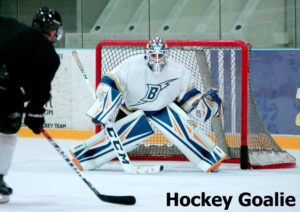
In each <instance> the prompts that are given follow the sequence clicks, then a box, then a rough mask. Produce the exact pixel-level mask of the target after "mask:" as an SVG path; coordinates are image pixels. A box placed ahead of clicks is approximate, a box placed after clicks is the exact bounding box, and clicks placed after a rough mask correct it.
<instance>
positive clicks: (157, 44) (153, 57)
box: [145, 37, 169, 73]
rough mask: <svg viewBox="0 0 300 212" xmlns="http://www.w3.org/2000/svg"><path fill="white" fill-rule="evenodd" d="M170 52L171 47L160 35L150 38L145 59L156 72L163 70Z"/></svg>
mask: <svg viewBox="0 0 300 212" xmlns="http://www.w3.org/2000/svg"><path fill="white" fill-rule="evenodd" d="M168 53H169V49H168V46H167V44H166V41H165V40H162V39H161V38H159V37H155V38H154V39H152V40H149V42H148V43H147V46H146V49H145V59H146V61H147V63H148V66H149V67H150V69H151V70H152V71H153V72H154V73H159V72H161V71H162V69H163V67H164V66H165V65H166V62H167V56H168Z"/></svg>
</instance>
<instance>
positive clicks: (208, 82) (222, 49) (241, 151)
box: [96, 40, 295, 169]
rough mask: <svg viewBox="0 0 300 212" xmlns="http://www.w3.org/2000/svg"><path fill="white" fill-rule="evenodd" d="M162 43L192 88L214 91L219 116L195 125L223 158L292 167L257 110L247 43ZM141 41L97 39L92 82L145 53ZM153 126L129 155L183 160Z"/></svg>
mask: <svg viewBox="0 0 300 212" xmlns="http://www.w3.org/2000/svg"><path fill="white" fill-rule="evenodd" d="M166 42H167V45H168V47H169V50H170V52H169V57H170V58H172V59H173V60H174V61H176V62H178V63H181V64H183V65H184V66H185V67H186V68H187V69H189V70H190V71H191V72H192V74H193V76H194V83H195V86H196V88H197V89H199V90H200V91H201V92H203V91H205V90H206V89H207V88H208V87H214V88H217V89H218V90H219V93H220V96H221V97H222V98H223V100H224V108H225V111H224V115H223V117H222V119H221V120H219V121H214V120H209V121H207V122H206V123H204V124H203V123H199V122H197V124H199V125H201V127H202V129H203V130H204V131H205V133H206V134H207V135H208V136H209V137H210V138H211V139H212V140H213V141H214V142H216V143H217V144H218V145H219V146H220V147H221V148H222V149H223V150H224V151H225V152H226V153H227V155H228V156H229V158H230V159H228V160H227V162H233V163H240V166H241V168H242V169H248V168H257V169H263V168H291V167H294V166H295V158H294V157H293V156H291V155H290V154H289V153H287V152H286V151H284V150H282V149H281V148H280V147H279V146H278V145H277V143H276V142H275V140H274V139H273V138H272V137H271V135H270V134H269V132H268V131H267V129H266V128H265V126H264V124H263V122H262V120H261V118H260V116H259V113H258V111H257V109H256V105H255V101H254V97H253V93H252V89H251V80H250V74H249V73H248V72H249V58H250V57H249V55H250V52H251V48H250V44H248V45H247V44H246V43H244V42H243V41H228V40H227V41H221V40H216V41H175V40H169V41H166ZM146 43H147V41H138V40H130V41H126V40H107V41H102V42H100V43H99V44H98V45H97V47H96V86H97V85H98V84H99V82H100V80H101V77H102V76H103V75H104V74H105V73H107V72H110V71H111V70H112V69H113V68H115V67H116V66H117V65H119V64H120V63H121V62H122V61H124V60H126V59H127V58H129V57H131V56H134V55H138V54H144V48H145V46H146ZM145 64H146V62H145ZM152 127H153V128H154V131H155V134H154V135H153V136H152V137H151V138H149V139H147V140H146V141H144V142H143V143H142V144H141V145H140V146H139V147H138V148H137V149H135V150H133V151H131V152H129V156H130V158H131V159H132V160H187V159H186V158H185V157H184V156H183V155H182V153H181V152H180V151H179V150H178V149H177V148H176V147H175V146H174V145H172V144H170V143H169V142H168V141H167V140H166V139H165V138H164V136H163V135H162V134H161V133H160V132H158V131H157V129H155V127H154V126H152ZM99 130H100V129H99V128H97V129H96V131H99Z"/></svg>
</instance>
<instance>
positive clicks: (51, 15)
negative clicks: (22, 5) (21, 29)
mask: <svg viewBox="0 0 300 212" xmlns="http://www.w3.org/2000/svg"><path fill="white" fill-rule="evenodd" d="M32 26H33V27H34V28H35V29H36V30H38V31H40V32H42V33H46V34H47V35H49V34H50V32H51V31H52V30H56V40H60V39H61V38H62V36H63V27H62V21H61V17H60V15H59V13H58V12H57V11H56V10H53V9H48V8H47V7H42V8H40V9H39V10H38V11H36V13H35V15H34V16H33V20H32Z"/></svg>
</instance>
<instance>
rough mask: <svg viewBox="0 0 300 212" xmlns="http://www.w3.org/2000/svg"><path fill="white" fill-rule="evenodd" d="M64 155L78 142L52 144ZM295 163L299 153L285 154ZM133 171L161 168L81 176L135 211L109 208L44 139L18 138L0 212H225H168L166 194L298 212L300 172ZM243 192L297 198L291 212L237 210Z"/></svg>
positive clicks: (229, 168)
mask: <svg viewBox="0 0 300 212" xmlns="http://www.w3.org/2000/svg"><path fill="white" fill-rule="evenodd" d="M56 142H57V143H58V144H59V145H60V146H61V148H62V149H63V150H64V151H65V152H66V153H67V150H68V149H69V148H70V147H73V146H74V145H75V144H77V143H78V142H79V141H76V140H56ZM289 152H290V153H291V154H292V155H294V156H295V157H296V158H297V161H298V162H299V161H300V151H296V150H293V151H289ZM133 163H134V164H135V165H157V164H163V165H164V166H165V169H164V171H163V172H161V173H159V174H156V175H146V176H145V175H127V174H126V173H124V172H123V171H122V168H121V165H120V164H119V162H117V161H116V162H110V163H109V164H106V165H105V166H103V167H102V168H101V169H99V170H97V171H90V172H85V173H84V175H85V176H86V177H87V179H88V180H89V181H90V182H91V183H92V184H93V185H94V186H95V187H96V188H97V189H98V191H99V192H100V193H103V194H109V195H134V196H135V197H136V199H137V203H136V205H134V206H122V205H113V204H109V203H105V202H102V201H100V200H99V199H98V198H97V197H96V196H95V195H94V193H93V192H92V191H91V190H90V189H89V188H88V187H87V186H86V185H85V184H84V183H83V181H82V180H81V179H80V178H79V177H78V176H77V175H76V174H75V173H74V172H73V170H72V169H71V168H70V167H69V166H68V164H67V163H66V162H65V161H64V160H63V159H62V158H61V156H60V155H59V154H58V153H57V152H56V151H55V149H54V148H53V147H52V146H51V144H49V143H48V142H47V140H46V139H33V138H19V142H18V144H17V149H16V152H15V156H14V161H13V164H12V167H11V169H10V172H9V174H8V175H7V177H6V181H7V183H8V184H9V185H10V186H12V187H13V189H14V194H13V195H12V196H11V200H10V202H9V203H8V204H4V205H0V212H7V211H11V212H44V211H47V212H52V211H53V212H64V211H72V212H74V211H76V212H77V211H79V212H100V211H101V212H103V211H104V212H105V211H120V212H127V211H128V212H134V211H139V212H141V211H145V212H148V211H149V212H150V211H151V212H161V211H162V212H163V211H172V212H173V211H180V212H181V211H224V204H223V205H222V206H220V207H216V206H200V207H195V206H192V205H190V206H188V207H183V206H178V207H174V206H172V207H167V206H166V195H167V192H171V194H173V193H174V192H178V193H179V195H180V196H183V195H186V196H189V197H192V196H195V195H201V193H202V192H205V194H206V195H207V196H208V195H209V196H215V195H219V196H222V195H224V196H227V197H228V196H230V195H232V196H233V200H232V203H231V204H230V207H229V209H228V210H227V211H264V212H265V211H272V212H273V211H298V212H299V211H300V202H299V201H300V168H299V166H297V167H296V168H294V169H273V170H246V171H245V170H240V169H239V166H238V165H235V164H223V165H222V166H221V167H220V170H219V172H218V173H209V174H205V173H202V172H199V171H198V170H196V169H195V168H194V167H193V166H192V165H191V164H190V163H189V162H163V163H162V162H136V161H134V162H133ZM243 192H249V193H251V195H252V196H255V195H259V196H265V195H270V196H274V192H284V195H285V196H290V195H292V196H294V197H295V198H296V206H295V207H287V206H285V207H265V206H262V207H255V206H252V207H242V206H241V205H240V204H239V202H238V197H239V195H240V194H241V193H243Z"/></svg>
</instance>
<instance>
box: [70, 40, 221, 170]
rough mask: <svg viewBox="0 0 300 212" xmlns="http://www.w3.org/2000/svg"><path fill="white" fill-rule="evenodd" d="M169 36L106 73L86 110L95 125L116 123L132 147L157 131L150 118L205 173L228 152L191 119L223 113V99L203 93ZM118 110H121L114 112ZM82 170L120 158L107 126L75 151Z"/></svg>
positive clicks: (213, 91) (212, 91)
mask: <svg viewBox="0 0 300 212" xmlns="http://www.w3.org/2000/svg"><path fill="white" fill-rule="evenodd" d="M168 53H169V50H168V47H167V43H166V41H165V40H162V39H161V38H159V37H156V38H154V39H152V40H149V42H148V43H147V46H146V48H145V55H137V56H132V57H130V58H128V59H127V60H125V61H123V62H122V63H121V64H120V65H119V66H117V67H116V68H115V69H113V70H112V71H111V72H109V73H107V74H106V75H104V77H103V78H102V80H101V82H100V84H99V86H98V88H97V92H96V96H97V98H96V101H95V102H94V104H93V105H92V106H91V108H90V109H89V110H88V112H87V115H88V116H90V117H91V118H92V121H93V122H94V123H95V124H96V125H101V124H102V125H105V124H107V123H108V122H109V123H111V122H112V121H114V122H113V127H114V129H115V130H116V132H117V134H118V136H119V138H120V141H121V142H122V144H123V146H124V148H125V150H126V151H127V152H129V151H132V150H133V149H135V148H137V147H138V146H139V144H140V143H142V142H143V141H144V140H146V139H147V138H149V137H150V136H152V135H153V134H154V132H153V130H152V128H151V126H150V124H149V123H150V122H151V123H152V124H153V125H154V126H156V127H157V129H159V131H160V132H161V133H163V135H164V136H165V138H166V139H168V141H169V142H170V143H172V144H173V145H175V146H176V147H177V148H178V149H179V150H180V151H181V152H182V153H183V154H184V155H185V156H186V157H187V158H188V159H189V161H190V162H191V163H193V164H194V165H195V167H197V168H199V169H200V170H201V171H203V172H210V171H212V170H215V169H216V168H218V167H219V166H220V164H221V162H222V161H223V160H224V159H225V158H226V154H225V153H224V152H223V151H222V150H221V149H220V148H219V147H218V146H216V144H215V143H214V142H213V141H211V140H210V138H209V137H208V136H207V135H205V134H204V133H203V131H202V130H201V129H200V128H199V127H197V125H196V124H195V123H194V122H193V121H192V119H191V117H190V116H192V117H193V118H195V119H197V120H199V121H201V122H206V121H207V120H208V119H210V118H221V117H222V114H223V102H222V99H221V98H220V97H219V95H218V91H217V90H216V89H213V88H211V89H209V90H208V91H207V92H205V93H201V92H200V91H199V90H197V89H196V88H195V87H194V85H193V76H192V74H191V73H190V71H189V70H188V69H187V68H186V67H184V66H183V65H181V64H179V63H177V62H175V61H173V60H172V59H171V58H169V57H168ZM114 114H117V115H114ZM70 153H71V155H72V156H73V162H74V163H75V164H76V165H77V166H78V167H79V168H80V169H81V170H93V169H96V168H98V167H100V166H101V165H103V164H105V163H107V162H109V161H110V160H112V159H113V158H115V157H116V154H115V152H114V148H113V146H112V144H111V142H110V140H109V138H108V137H107V135H106V131H105V130H102V131H101V132H99V133H98V134H96V135H95V136H93V137H91V138H90V139H88V140H87V141H85V142H83V143H81V144H80V145H78V146H76V147H74V148H73V149H71V150H70Z"/></svg>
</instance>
